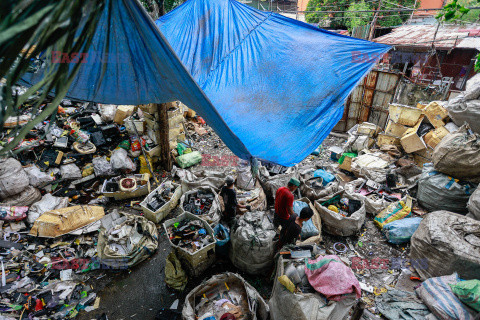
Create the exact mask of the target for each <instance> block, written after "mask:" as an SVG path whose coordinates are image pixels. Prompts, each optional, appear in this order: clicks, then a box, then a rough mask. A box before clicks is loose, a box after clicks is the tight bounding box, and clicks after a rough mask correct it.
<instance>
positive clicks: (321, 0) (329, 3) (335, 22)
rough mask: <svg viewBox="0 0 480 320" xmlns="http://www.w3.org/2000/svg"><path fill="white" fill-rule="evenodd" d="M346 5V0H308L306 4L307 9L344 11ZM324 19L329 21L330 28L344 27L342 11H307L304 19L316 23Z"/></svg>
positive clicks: (347, 4)
mask: <svg viewBox="0 0 480 320" xmlns="http://www.w3.org/2000/svg"><path fill="white" fill-rule="evenodd" d="M348 6H349V3H348V1H347V0H310V1H309V2H308V5H307V11H346V10H347V9H348ZM325 20H330V21H331V22H330V27H331V28H334V29H337V28H344V27H345V21H344V20H345V19H344V13H343V12H337V13H325V12H319V13H317V12H308V13H307V14H306V15H305V21H307V22H308V23H318V22H320V21H325Z"/></svg>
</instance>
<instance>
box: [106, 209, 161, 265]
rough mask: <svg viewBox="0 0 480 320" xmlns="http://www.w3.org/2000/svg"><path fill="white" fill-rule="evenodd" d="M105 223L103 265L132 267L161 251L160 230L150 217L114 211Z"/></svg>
mask: <svg viewBox="0 0 480 320" xmlns="http://www.w3.org/2000/svg"><path fill="white" fill-rule="evenodd" d="M101 222H102V227H101V229H100V233H99V235H98V243H97V252H98V257H99V259H100V262H101V263H102V264H105V265H108V266H111V267H116V268H127V267H131V266H133V265H135V264H137V263H139V262H141V261H143V260H145V259H147V258H148V257H149V256H151V255H152V254H153V253H154V252H155V250H157V247H158V231H157V228H156V227H155V224H154V223H153V222H151V221H148V220H147V219H146V218H144V217H142V216H137V215H133V214H128V213H123V212H118V211H117V210H114V211H113V212H111V213H110V214H108V215H107V216H105V218H104V219H102V221H101ZM119 230H120V231H119Z"/></svg>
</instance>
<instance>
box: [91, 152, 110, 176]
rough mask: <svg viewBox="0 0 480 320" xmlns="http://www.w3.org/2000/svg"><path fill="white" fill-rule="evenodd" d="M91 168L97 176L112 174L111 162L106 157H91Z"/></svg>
mask: <svg viewBox="0 0 480 320" xmlns="http://www.w3.org/2000/svg"><path fill="white" fill-rule="evenodd" d="M92 164H93V170H94V172H95V175H96V176H97V177H102V176H113V175H114V174H115V172H114V171H113V167H112V164H111V163H110V162H109V161H108V160H107V157H96V158H93V159H92Z"/></svg>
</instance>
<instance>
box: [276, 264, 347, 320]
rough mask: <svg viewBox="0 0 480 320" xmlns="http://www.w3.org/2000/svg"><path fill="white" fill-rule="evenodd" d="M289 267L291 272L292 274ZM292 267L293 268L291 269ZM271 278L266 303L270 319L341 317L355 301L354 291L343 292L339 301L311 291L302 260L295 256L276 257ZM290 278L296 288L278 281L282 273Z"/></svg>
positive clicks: (289, 319) (327, 318)
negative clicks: (291, 289)
mask: <svg viewBox="0 0 480 320" xmlns="http://www.w3.org/2000/svg"><path fill="white" fill-rule="evenodd" d="M290 269H292V270H293V271H297V272H294V276H293V277H292V275H291V272H290ZM294 269H296V270H294ZM276 270H277V271H276V275H275V282H274V284H273V290H272V295H271V297H270V300H269V301H268V304H269V306H270V313H271V316H272V319H273V320H292V319H295V320H318V319H325V320H338V319H345V317H346V316H347V315H348V313H349V311H350V309H351V308H352V306H353V305H354V304H355V294H351V295H349V296H346V299H343V300H342V301H333V300H330V301H329V300H327V299H326V298H325V296H323V295H322V294H320V293H319V292H317V291H315V289H313V288H312V287H311V285H310V283H309V282H308V278H307V276H306V274H305V262H304V261H303V260H298V259H284V258H283V256H280V257H279V258H278V261H277V268H276ZM288 275H290V276H289V278H290V277H292V278H298V279H293V281H294V285H295V286H296V287H299V288H300V292H299V291H297V292H295V293H292V292H290V291H289V290H287V288H285V286H284V285H283V284H282V283H281V282H280V281H279V278H280V277H282V276H288Z"/></svg>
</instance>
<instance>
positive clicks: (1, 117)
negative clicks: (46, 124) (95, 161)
mask: <svg viewBox="0 0 480 320" xmlns="http://www.w3.org/2000/svg"><path fill="white" fill-rule="evenodd" d="M1 2H2V4H1V7H2V9H4V8H9V9H10V10H9V11H3V10H0V12H1V13H0V17H1V18H2V19H0V57H1V59H0V78H3V79H4V81H5V84H4V85H3V86H2V87H1V89H0V130H2V129H3V124H4V123H5V120H6V119H7V118H8V117H10V116H16V115H21V114H23V112H24V111H26V109H27V108H29V109H28V110H29V111H30V112H31V114H32V115H33V116H32V120H31V121H30V122H28V123H27V124H26V125H25V126H23V127H16V128H14V129H13V130H11V131H10V132H9V134H8V135H7V136H6V138H13V140H12V141H10V142H8V143H7V144H5V145H3V148H2V149H1V150H0V154H6V153H8V152H10V151H11V150H13V149H14V148H15V147H16V146H18V144H19V143H20V142H21V141H22V140H23V138H24V137H25V136H26V135H27V133H28V132H30V130H31V129H33V128H34V126H35V125H37V124H38V123H40V122H42V121H44V120H46V119H48V118H49V117H51V116H52V115H55V113H56V111H57V109H58V105H59V104H60V102H61V101H62V99H63V98H64V97H65V95H66V94H67V91H68V89H69V87H70V85H71V83H72V81H73V80H74V79H75V76H76V74H77V72H78V70H79V68H80V65H81V64H80V63H76V64H73V66H72V65H71V64H70V63H53V62H52V61H51V59H50V58H51V57H52V51H60V52H62V53H66V54H68V55H69V56H71V54H72V53H81V52H86V51H88V49H89V47H90V45H91V42H92V39H93V35H94V34H95V30H96V27H97V24H98V21H99V19H100V16H101V15H102V13H103V11H104V9H105V1H104V0H84V1H71V0H42V1H30V0H2V1H1ZM40 54H42V55H43V56H44V57H47V58H46V59H45V60H44V61H43V63H44V64H45V69H44V70H45V71H44V74H43V78H42V79H41V80H40V81H39V82H38V83H37V84H35V85H33V86H32V87H30V88H29V89H28V90H27V91H26V92H25V93H23V94H21V95H16V94H14V93H13V91H12V88H13V86H14V85H15V84H16V83H18V81H19V80H20V79H21V78H22V76H23V75H24V74H25V73H26V72H28V71H29V70H31V68H32V61H37V62H38V61H39V59H38V57H39V56H40ZM52 91H55V97H54V98H53V100H52V101H50V99H49V98H48V95H49V94H50V93H51V92H52ZM34 94H38V96H37V97H36V99H35V101H34V103H33V104H32V105H30V106H26V105H25V102H26V101H27V100H28V99H29V97H31V96H32V95H34ZM44 104H46V106H45V107H44V108H43V109H41V108H40V106H42V105H44ZM19 151H20V149H18V150H16V152H19Z"/></svg>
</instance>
